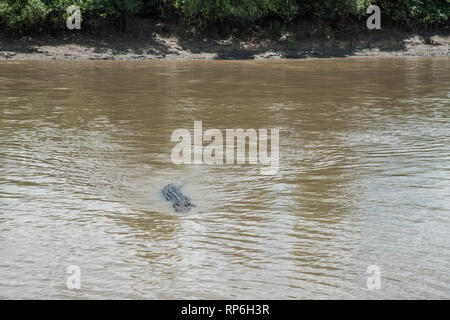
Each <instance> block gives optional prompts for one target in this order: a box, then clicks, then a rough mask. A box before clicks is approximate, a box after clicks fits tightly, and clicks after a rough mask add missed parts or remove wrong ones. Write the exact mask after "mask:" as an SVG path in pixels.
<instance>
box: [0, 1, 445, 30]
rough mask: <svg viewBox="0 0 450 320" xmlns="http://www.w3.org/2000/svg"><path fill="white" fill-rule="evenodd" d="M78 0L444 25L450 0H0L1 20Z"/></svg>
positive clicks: (135, 8)
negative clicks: (371, 15)
mask: <svg viewBox="0 0 450 320" xmlns="http://www.w3.org/2000/svg"><path fill="white" fill-rule="evenodd" d="M72 4H76V5H78V6H79V7H80V9H81V11H82V17H83V16H85V17H89V18H92V17H94V18H95V19H99V18H105V19H108V18H120V19H127V18H128V17H133V16H140V17H152V18H167V17H170V18H171V19H177V20H180V21H185V22H186V21H187V22H189V23H193V24H196V25H204V24H214V23H235V24H248V23H254V22H256V21H258V20H259V21H262V20H264V19H267V18H271V19H273V18H275V19H278V20H280V21H281V22H283V23H288V22H290V21H292V20H293V19H311V18H312V19H317V20H320V21H323V22H325V23H327V22H335V21H337V20H341V21H345V20H346V19H352V18H356V19H361V18H362V17H365V16H366V12H365V11H366V8H367V7H368V6H369V5H370V4H376V5H378V6H380V8H381V14H382V17H383V20H384V19H385V18H388V19H389V20H391V21H395V22H397V23H399V24H401V25H408V24H411V23H422V24H441V25H446V24H447V23H448V18H449V15H450V2H449V1H448V0H322V1H318V0H0V23H1V24H3V25H4V26H6V27H8V28H10V29H18V28H20V29H26V28H32V27H35V26H37V25H42V24H51V23H53V24H57V23H59V22H62V21H64V20H65V19H66V18H67V13H66V8H67V7H69V6H70V5H72Z"/></svg>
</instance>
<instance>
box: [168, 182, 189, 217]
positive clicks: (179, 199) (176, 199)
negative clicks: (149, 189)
mask: <svg viewBox="0 0 450 320" xmlns="http://www.w3.org/2000/svg"><path fill="white" fill-rule="evenodd" d="M181 187H182V186H181V185H175V184H173V183H169V184H168V185H167V186H165V187H164V188H163V189H162V191H161V193H162V194H163V196H164V198H165V199H166V200H167V201H169V202H171V203H172V207H173V208H174V209H175V212H189V211H190V210H191V209H192V208H195V205H194V204H192V202H191V199H189V198H188V197H186V196H185V195H184V194H182V193H181V191H180V189H181Z"/></svg>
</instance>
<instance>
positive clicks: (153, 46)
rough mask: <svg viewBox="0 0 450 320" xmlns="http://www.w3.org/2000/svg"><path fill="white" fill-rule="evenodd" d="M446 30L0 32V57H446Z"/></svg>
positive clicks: (109, 58) (449, 42)
mask: <svg viewBox="0 0 450 320" xmlns="http://www.w3.org/2000/svg"><path fill="white" fill-rule="evenodd" d="M449 46H450V36H449V33H448V32H428V33H410V32H404V31H397V30H372V31H366V32H363V33H358V34H356V35H355V34H348V35H345V34H343V35H339V36H338V37H337V36H336V37H330V36H329V35H328V36H313V37H302V36H298V35H297V34H295V33H292V32H285V33H284V34H283V33H282V34H281V36H279V35H278V36H277V37H273V36H271V37H251V36H247V37H236V36H232V35H229V36H226V37H222V38H220V37H213V36H202V35H199V34H189V33H186V32H184V33H177V32H173V33H170V32H158V31H153V32H150V33H147V34H134V33H133V34H129V33H128V34H127V33H114V34H105V33H103V34H95V33H92V34H89V33H79V32H77V31H75V32H73V33H64V34H58V35H55V36H50V35H34V36H23V37H19V36H14V37H13V36H10V35H5V34H4V35H0V60H5V59H7V60H9V59H14V60H82V61H83V60H84V61H86V60H241V59H256V60H269V59H301V58H335V57H410V56H430V57H431V56H449V51H450V50H449Z"/></svg>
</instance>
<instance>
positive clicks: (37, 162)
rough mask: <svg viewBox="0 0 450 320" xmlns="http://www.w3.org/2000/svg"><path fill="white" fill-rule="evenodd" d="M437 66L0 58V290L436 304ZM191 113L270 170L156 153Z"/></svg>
mask: <svg viewBox="0 0 450 320" xmlns="http://www.w3.org/2000/svg"><path fill="white" fill-rule="evenodd" d="M449 62H450V60H449V59H448V58H431V59H430V58H426V59H422V58H421V59H415V58H414V59H380V60H377V59H370V60H366V59H337V60H326V59H323V60H303V61H276V62H269V61H264V62H255V61H254V62H239V61H231V62H229V61H221V62H207V61H199V62H17V61H16V62H14V61H13V62H6V61H2V62H0V164H1V166H0V257H1V260H0V298H57V299H59V298H64V299H70V298H126V299H128V298H137V299H140V298H149V299H165V298H177V299H178V298H210V299H215V298H231V299H234V298H269V299H272V298H287V299H291V298H368V299H372V298H374V299H376V298H450V236H449V234H450V200H449V199H450V96H449V88H450V77H449V74H450V63H449ZM195 120H198V121H202V123H203V129H204V130H206V129H211V128H216V129H219V130H225V129H226V128H244V129H248V128H255V129H258V128H267V129H270V128H279V130H280V134H279V140H280V156H279V157H280V165H279V172H278V173H277V174H275V175H270V176H264V175H261V173H260V167H259V166H258V165H248V164H246V165H211V166H208V165H175V164H173V163H172V162H171V156H170V155H171V150H172V148H173V147H174V145H175V143H173V142H171V134H172V132H173V130H175V129H177V128H185V129H188V130H191V131H192V130H193V125H194V121H195ZM170 182H178V183H183V184H184V185H183V190H184V192H185V193H186V194H187V195H189V196H190V197H191V198H192V201H193V203H195V204H196V205H197V207H196V208H195V209H194V210H193V211H190V212H189V213H183V214H177V213H174V212H173V209H172V208H171V207H170V204H168V203H166V202H165V201H164V199H163V198H162V197H161V194H160V193H159V192H160V190H161V188H162V187H163V186H164V185H166V184H167V183H170ZM71 265H76V266H79V268H80V270H81V279H80V280H81V288H80V289H79V290H71V289H68V288H67V285H66V282H67V279H68V277H70V276H71V275H72V274H70V273H67V268H68V266H71ZM369 265H376V266H377V267H378V268H379V270H380V274H379V276H380V280H381V282H380V285H381V287H380V288H379V289H376V288H375V289H373V290H369V289H368V287H367V278H368V277H370V276H373V275H371V274H367V267H368V266H369ZM375 276H376V275H375ZM370 283H372V282H370Z"/></svg>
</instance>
